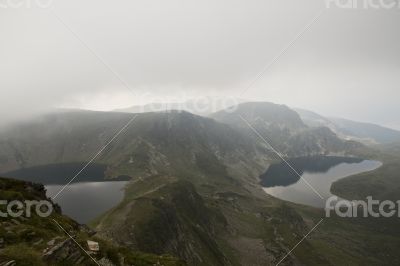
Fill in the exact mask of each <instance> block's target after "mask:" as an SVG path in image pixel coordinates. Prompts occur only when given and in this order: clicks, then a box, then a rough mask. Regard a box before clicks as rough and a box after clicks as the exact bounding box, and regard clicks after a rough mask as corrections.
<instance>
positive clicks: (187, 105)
mask: <svg viewBox="0 0 400 266" xmlns="http://www.w3.org/2000/svg"><path fill="white" fill-rule="evenodd" d="M242 102H244V100H243V99H236V98H229V97H228V98H218V97H202V98H196V99H191V100H187V101H183V102H164V103H161V102H154V103H149V104H145V105H135V106H131V107H128V108H120V109H115V110H113V111H114V112H123V113H146V112H166V111H171V110H178V111H186V112H189V113H192V114H196V115H201V116H208V115H210V114H212V113H214V112H217V111H220V110H223V109H226V108H228V107H230V106H234V105H236V104H239V103H242Z"/></svg>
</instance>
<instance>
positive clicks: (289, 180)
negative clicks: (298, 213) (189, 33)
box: [260, 156, 382, 208]
mask: <svg viewBox="0 0 400 266" xmlns="http://www.w3.org/2000/svg"><path fill="white" fill-rule="evenodd" d="M289 163H290V165H291V166H292V167H293V168H294V169H295V170H296V171H297V173H299V174H300V176H301V177H302V178H300V177H299V176H298V175H297V174H296V173H295V172H294V171H293V170H292V169H290V167H288V165H287V164H286V163H284V162H282V163H278V164H275V165H272V166H271V167H270V168H269V169H268V170H267V172H266V173H264V174H263V175H261V177H260V178H261V184H262V186H263V187H264V191H265V192H267V193H268V194H270V195H272V196H274V197H276V198H279V199H282V200H286V201H290V202H294V203H298V204H304V205H308V206H313V207H317V208H324V207H325V200H326V199H328V198H329V197H331V196H334V195H333V194H332V193H331V192H330V190H331V186H332V183H333V182H335V181H337V180H339V179H342V178H344V177H347V176H351V175H356V174H360V173H363V172H367V171H371V170H374V169H376V168H378V167H380V166H381V165H382V163H381V162H378V161H371V160H362V159H357V158H343V157H330V156H316V157H304V158H295V159H292V160H290V161H289ZM303 179H304V180H306V181H307V182H308V183H309V184H310V185H311V186H312V187H313V188H314V189H315V190H316V191H317V192H318V193H319V194H320V195H321V196H322V197H323V198H324V199H325V200H322V199H321V198H320V197H319V196H318V195H317V194H316V193H315V192H314V191H313V190H312V189H311V188H310V187H309V186H308V185H307V184H306V183H305V182H304V181H303Z"/></svg>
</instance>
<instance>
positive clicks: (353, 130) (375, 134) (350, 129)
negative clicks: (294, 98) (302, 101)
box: [296, 109, 400, 144]
mask: <svg viewBox="0 0 400 266" xmlns="http://www.w3.org/2000/svg"><path fill="white" fill-rule="evenodd" d="M296 111H297V113H298V114H299V115H300V117H301V119H302V120H303V121H304V123H306V124H307V125H309V126H311V127H321V126H325V127H328V128H330V129H331V130H332V131H333V132H335V133H336V134H337V135H338V136H340V137H342V138H345V139H351V140H356V141H360V142H363V143H365V144H385V143H392V142H398V141H400V131H397V130H394V129H390V128H386V127H383V126H380V125H375V124H371V123H362V122H356V121H351V120H347V119H343V118H331V117H329V118H328V117H323V116H321V115H319V114H317V113H314V112H311V111H308V110H303V109H296Z"/></svg>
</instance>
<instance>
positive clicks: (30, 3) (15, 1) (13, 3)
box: [0, 0, 53, 9]
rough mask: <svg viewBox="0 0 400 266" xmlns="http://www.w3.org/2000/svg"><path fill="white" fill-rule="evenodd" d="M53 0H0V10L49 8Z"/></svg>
mask: <svg viewBox="0 0 400 266" xmlns="http://www.w3.org/2000/svg"><path fill="white" fill-rule="evenodd" d="M52 3H53V0H0V8H3V9H16V8H49V7H50V6H51V5H52Z"/></svg>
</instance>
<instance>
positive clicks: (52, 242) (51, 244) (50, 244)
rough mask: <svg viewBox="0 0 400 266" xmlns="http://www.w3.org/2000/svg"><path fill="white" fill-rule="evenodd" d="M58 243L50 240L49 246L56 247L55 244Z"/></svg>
mask: <svg viewBox="0 0 400 266" xmlns="http://www.w3.org/2000/svg"><path fill="white" fill-rule="evenodd" d="M55 243H56V240H55V239H52V240H50V241H49V242H47V245H48V246H54V244H55Z"/></svg>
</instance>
